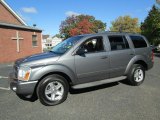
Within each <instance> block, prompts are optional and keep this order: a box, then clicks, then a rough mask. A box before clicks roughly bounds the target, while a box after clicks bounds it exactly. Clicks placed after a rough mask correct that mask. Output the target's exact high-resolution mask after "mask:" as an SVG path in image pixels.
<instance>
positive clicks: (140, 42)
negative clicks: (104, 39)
mask: <svg viewBox="0 0 160 120" xmlns="http://www.w3.org/2000/svg"><path fill="white" fill-rule="evenodd" d="M130 38H131V40H132V42H133V45H134V47H135V48H144V47H147V43H146V41H145V40H144V38H143V37H141V36H130Z"/></svg>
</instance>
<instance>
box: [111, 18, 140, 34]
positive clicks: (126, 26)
mask: <svg viewBox="0 0 160 120" xmlns="http://www.w3.org/2000/svg"><path fill="white" fill-rule="evenodd" d="M111 24H112V26H111V27H110V30H111V31H119V30H121V31H123V32H138V33H139V32H140V27H139V24H138V18H131V17H130V16H128V15H127V16H120V17H118V18H117V19H116V20H115V21H112V23H111Z"/></svg>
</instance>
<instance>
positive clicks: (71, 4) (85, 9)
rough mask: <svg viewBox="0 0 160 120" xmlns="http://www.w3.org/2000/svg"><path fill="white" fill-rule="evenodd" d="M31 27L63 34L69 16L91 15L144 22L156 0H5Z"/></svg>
mask: <svg viewBox="0 0 160 120" xmlns="http://www.w3.org/2000/svg"><path fill="white" fill-rule="evenodd" d="M5 1H6V2H7V3H8V4H9V5H10V7H11V8H12V9H13V10H14V11H15V12H17V13H18V14H19V15H20V16H21V17H22V18H23V19H24V20H25V22H26V23H27V24H28V25H29V26H32V25H33V24H36V25H37V27H38V28H40V29H42V30H43V34H49V35H55V34H57V33H59V26H60V24H61V22H62V21H63V20H65V18H66V17H67V16H70V15H73V14H74V15H79V14H87V15H92V16H94V17H95V18H96V19H98V20H101V21H103V22H105V23H107V30H108V29H109V27H110V26H111V21H113V20H115V19H116V18H117V17H119V16H124V15H130V16H131V17H136V18H138V19H139V22H143V21H144V19H145V18H146V17H147V15H148V11H149V10H150V9H151V8H152V6H153V5H154V4H155V3H156V0H110V1H109V0H5Z"/></svg>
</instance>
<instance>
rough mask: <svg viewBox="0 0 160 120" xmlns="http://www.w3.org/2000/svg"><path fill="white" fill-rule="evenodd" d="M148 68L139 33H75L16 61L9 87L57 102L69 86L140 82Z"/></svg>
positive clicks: (144, 41) (148, 53)
mask: <svg viewBox="0 0 160 120" xmlns="http://www.w3.org/2000/svg"><path fill="white" fill-rule="evenodd" d="M152 67H153V52H152V49H151V47H150V45H149V43H148V41H147V39H146V38H145V37H144V36H142V35H139V34H134V33H121V32H104V33H97V34H87V35H79V36H74V37H71V38H68V39H67V40H64V41H63V42H61V43H60V44H58V45H57V46H55V47H54V48H53V49H52V50H51V51H50V52H46V53H41V54H36V55H32V56H29V57H26V58H22V59H19V60H17V61H16V62H15V63H14V71H13V73H11V74H10V78H11V83H10V88H11V89H12V90H13V91H14V92H16V93H17V95H19V96H27V97H28V96H32V95H35V94H36V95H37V96H38V98H39V100H40V102H41V103H42V104H44V105H57V104H60V103H62V102H64V101H65V100H66V99H67V95H68V92H69V88H73V89H82V88H86V87H92V86H96V85H102V84H106V83H110V82H116V81H120V80H127V81H128V82H129V83H130V84H131V85H133V86H138V85H141V84H142V83H143V81H144V79H145V71H147V70H149V69H151V68H152ZM34 93H35V94H34Z"/></svg>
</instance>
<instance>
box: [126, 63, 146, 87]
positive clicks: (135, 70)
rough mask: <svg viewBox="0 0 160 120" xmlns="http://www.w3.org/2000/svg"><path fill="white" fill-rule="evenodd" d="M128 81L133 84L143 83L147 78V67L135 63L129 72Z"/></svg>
mask: <svg viewBox="0 0 160 120" xmlns="http://www.w3.org/2000/svg"><path fill="white" fill-rule="evenodd" d="M127 77H128V81H129V83H130V84H131V85H133V86H138V85H140V84H142V83H143V81H144V78H145V69H144V67H143V66H142V65H139V64H134V65H133V66H132V68H131V70H130V71H129V73H128V76H127Z"/></svg>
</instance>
